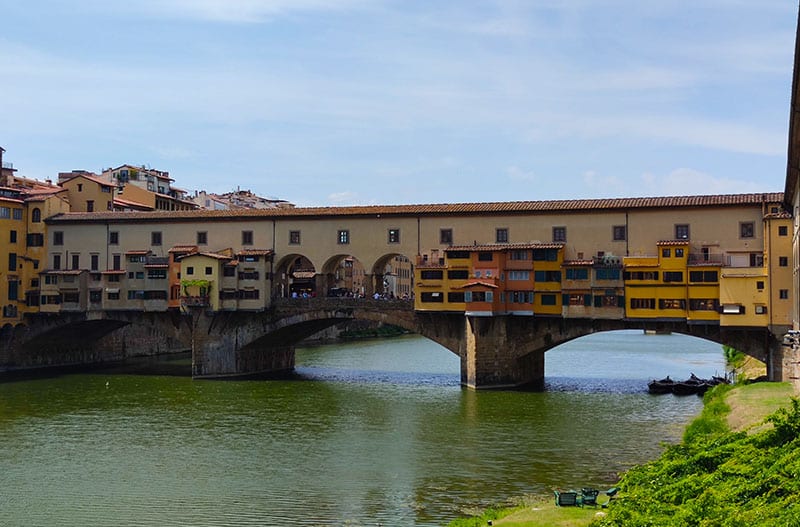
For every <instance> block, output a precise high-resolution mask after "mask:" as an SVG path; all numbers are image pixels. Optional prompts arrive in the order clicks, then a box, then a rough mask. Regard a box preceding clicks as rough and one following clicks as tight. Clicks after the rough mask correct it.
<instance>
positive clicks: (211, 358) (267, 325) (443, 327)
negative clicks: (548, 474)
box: [0, 298, 790, 389]
mask: <svg viewBox="0 0 800 527" xmlns="http://www.w3.org/2000/svg"><path fill="white" fill-rule="evenodd" d="M348 320H369V321H374V322H381V323H385V324H392V325H395V326H398V327H401V328H404V329H406V330H408V331H410V332H413V333H417V334H420V335H422V336H424V337H427V338H429V339H431V340H433V341H435V342H437V343H438V344H440V345H442V346H444V347H445V348H447V349H448V350H450V351H451V352H453V353H455V354H456V355H458V356H459V358H460V361H461V383H462V384H463V385H465V386H467V387H470V388H476V389H478V388H516V387H524V386H529V387H533V388H541V387H542V386H543V384H544V357H545V352H546V351H547V350H549V349H551V348H553V347H555V346H558V345H559V344H563V343H564V342H567V341H569V340H572V339H575V338H578V337H581V336H584V335H589V334H592V333H597V332H602V331H613V330H619V329H641V330H654V331H670V332H675V333H682V334H686V335H692V336H696V337H701V338H705V339H708V340H711V341H714V342H719V343H721V344H728V345H731V346H733V347H735V348H736V349H739V350H741V351H743V352H745V353H747V354H748V355H751V356H753V357H755V358H757V359H759V360H761V361H763V362H765V363H766V364H767V371H768V376H769V378H770V379H771V380H788V379H784V377H785V375H784V373H783V372H784V369H786V370H787V371H788V368H785V362H786V361H787V360H789V359H790V357H788V356H786V350H787V349H788V348H784V347H783V346H782V345H781V342H780V341H779V340H778V338H777V337H775V336H773V335H772V334H770V333H769V332H768V331H767V330H766V329H763V328H742V329H731V328H720V327H719V326H716V325H688V324H686V323H685V322H643V321H626V320H596V319H579V318H575V319H572V318H570V319H564V318H560V317H549V318H545V317H521V316H498V317H465V316H464V315H463V314H458V313H452V314H448V313H426V312H415V311H414V310H413V306H412V304H411V303H410V302H406V301H402V300H372V299H348V298H335V299H334V298H308V299H279V300H276V301H275V302H274V304H273V306H272V308H271V309H270V310H268V311H264V312H241V311H235V312H234V311H231V312H215V313H210V312H206V311H205V310H203V309H202V308H190V309H189V310H188V312H186V313H179V312H175V311H173V312H153V313H147V312H140V311H116V312H113V311H106V312H97V313H88V314H86V313H75V314H61V315H53V316H45V315H38V316H36V317H31V318H30V319H29V320H28V322H29V323H28V324H27V325H23V326H19V327H17V328H15V329H13V330H8V329H7V330H4V332H3V333H2V334H0V344H2V349H3V352H2V355H0V372H2V371H12V370H18V369H31V368H41V367H55V366H70V365H89V364H97V363H105V362H111V361H119V360H124V359H127V358H131V357H138V356H150V355H161V354H169V353H176V352H180V351H188V350H191V351H192V375H193V376H194V377H195V378H223V377H236V376H246V375H261V374H270V373H271V374H278V373H281V372H286V371H290V370H292V369H293V367H294V347H295V345H296V344H297V343H298V342H300V341H301V340H303V339H304V338H306V337H309V336H311V335H313V334H315V333H317V332H319V331H321V330H323V329H326V328H328V327H330V326H333V325H335V324H338V323H340V322H344V321H348Z"/></svg>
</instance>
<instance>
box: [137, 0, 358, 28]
mask: <svg viewBox="0 0 800 527" xmlns="http://www.w3.org/2000/svg"><path fill="white" fill-rule="evenodd" d="M364 3H365V2H364V0H142V1H139V2H138V3H137V2H134V3H133V4H130V5H128V6H127V8H128V9H132V10H139V11H143V12H145V13H151V14H155V15H158V16H168V17H174V18H193V19H199V20H207V21H214V22H237V23H242V22H243V23H255V22H264V21H266V20H269V19H271V18H274V17H277V16H282V15H286V14H289V13H293V12H304V11H336V10H343V9H351V8H353V7H357V6H359V5H363V4H364Z"/></svg>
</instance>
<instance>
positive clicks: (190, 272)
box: [186, 265, 194, 275]
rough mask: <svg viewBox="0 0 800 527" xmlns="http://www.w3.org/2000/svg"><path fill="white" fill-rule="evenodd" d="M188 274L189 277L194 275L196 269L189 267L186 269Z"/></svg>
mask: <svg viewBox="0 0 800 527" xmlns="http://www.w3.org/2000/svg"><path fill="white" fill-rule="evenodd" d="M186 274H187V275H193V274H194V267H192V266H191V265H190V266H189V267H187V268H186Z"/></svg>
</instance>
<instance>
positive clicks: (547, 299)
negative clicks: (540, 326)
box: [542, 294, 557, 306]
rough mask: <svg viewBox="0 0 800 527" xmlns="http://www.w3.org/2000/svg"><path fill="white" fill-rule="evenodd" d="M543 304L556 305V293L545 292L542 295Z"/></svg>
mask: <svg viewBox="0 0 800 527" xmlns="http://www.w3.org/2000/svg"><path fill="white" fill-rule="evenodd" d="M542 305H543V306H555V305H557V304H556V295H552V294H544V295H542Z"/></svg>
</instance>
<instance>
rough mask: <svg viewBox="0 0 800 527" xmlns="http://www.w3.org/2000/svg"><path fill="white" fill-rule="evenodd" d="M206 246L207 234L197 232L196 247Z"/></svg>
mask: <svg viewBox="0 0 800 527" xmlns="http://www.w3.org/2000/svg"><path fill="white" fill-rule="evenodd" d="M206 244H208V232H206V231H197V245H206Z"/></svg>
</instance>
